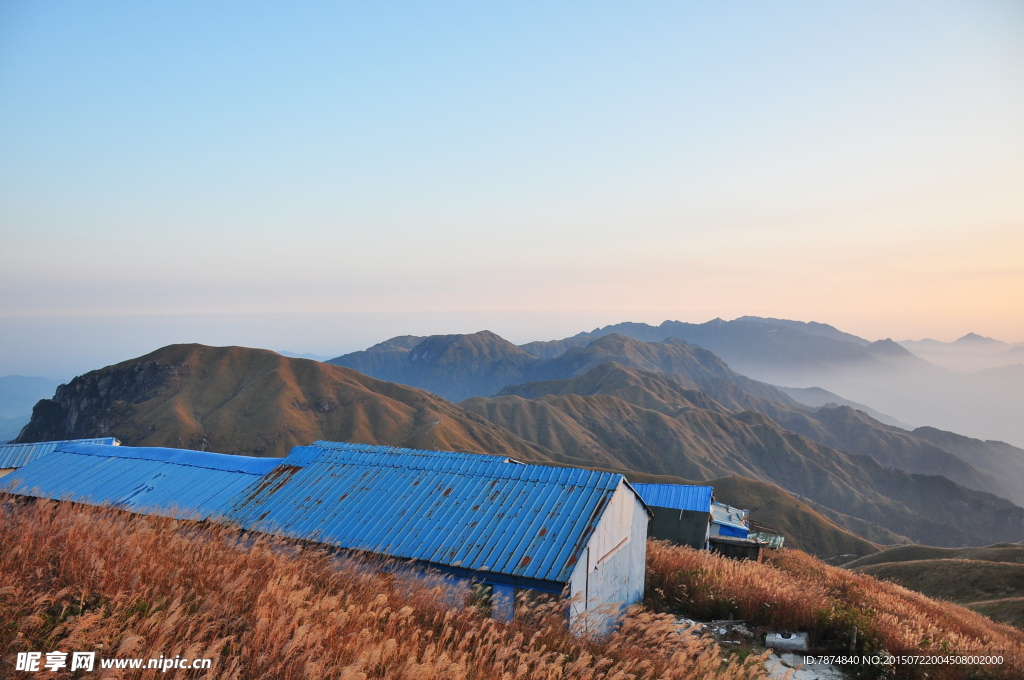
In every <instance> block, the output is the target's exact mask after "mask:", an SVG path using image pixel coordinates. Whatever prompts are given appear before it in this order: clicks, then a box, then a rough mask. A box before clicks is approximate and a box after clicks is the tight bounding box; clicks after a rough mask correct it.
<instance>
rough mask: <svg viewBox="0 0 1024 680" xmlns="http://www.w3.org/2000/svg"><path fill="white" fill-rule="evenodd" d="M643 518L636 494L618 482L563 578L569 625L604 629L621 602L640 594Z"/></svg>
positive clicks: (636, 598)
mask: <svg viewBox="0 0 1024 680" xmlns="http://www.w3.org/2000/svg"><path fill="white" fill-rule="evenodd" d="M648 520H649V516H648V514H647V509H646V508H645V507H644V505H643V503H642V502H641V501H640V498H639V497H638V496H637V495H636V493H635V492H634V491H633V490H632V489H631V488H629V487H628V486H627V485H626V484H625V482H622V483H620V484H619V487H618V488H617V489H616V490H615V493H614V495H613V496H612V499H611V501H610V502H609V503H608V507H607V508H605V511H604V514H603V515H602V517H601V519H600V520H599V521H598V523H597V527H596V528H595V530H594V534H593V535H592V536H591V538H590V541H589V543H588V544H587V547H586V548H585V549H584V550H583V554H582V555H581V556H580V560H579V562H578V563H577V565H576V569H575V570H573V574H572V577H571V578H570V580H569V595H570V597H571V598H572V600H573V602H572V608H571V610H570V625H572V626H573V627H574V628H575V629H577V630H580V631H581V632H591V633H598V634H600V633H603V632H606V631H608V630H609V629H610V628H611V627H612V626H614V624H615V622H616V619H617V617H618V615H619V614H620V613H621V611H622V609H623V608H625V607H626V606H628V605H631V604H634V603H636V602H639V601H640V600H641V599H643V596H644V570H645V568H646V561H647V524H648Z"/></svg>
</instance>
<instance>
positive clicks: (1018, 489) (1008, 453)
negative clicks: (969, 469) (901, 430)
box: [912, 427, 1024, 503]
mask: <svg viewBox="0 0 1024 680" xmlns="http://www.w3.org/2000/svg"><path fill="white" fill-rule="evenodd" d="M912 434H913V435H914V436H915V437H917V438H918V439H920V440H923V441H926V442H929V443H931V444H933V445H934V446H937V447H939V448H941V449H943V450H945V451H949V452H950V453H952V454H953V455H955V456H957V457H958V458H960V459H961V460H963V461H965V462H967V463H969V464H970V465H972V466H973V467H974V468H976V469H978V470H982V471H984V472H986V473H988V474H990V475H991V476H993V477H995V478H996V479H999V480H1002V481H1003V482H1004V484H1003V485H1004V486H1006V487H1011V486H1012V487H1013V488H1012V489H1007V490H1006V491H1007V493H1006V494H1005V495H1006V497H1007V498H1009V499H1010V500H1014V501H1016V502H1018V503H1024V483H1022V481H1021V480H1024V449H1020V448H1018V447H1016V446H1011V445H1010V444H1007V443H1005V442H998V441H982V440H981V439H972V438H971V437H964V436H962V435H959V434H955V433H953V432H945V431H943V430H939V429H936V428H934V427H919V428H917V429H916V430H914V431H913V433H912Z"/></svg>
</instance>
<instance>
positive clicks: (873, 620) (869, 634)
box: [647, 541, 1024, 680]
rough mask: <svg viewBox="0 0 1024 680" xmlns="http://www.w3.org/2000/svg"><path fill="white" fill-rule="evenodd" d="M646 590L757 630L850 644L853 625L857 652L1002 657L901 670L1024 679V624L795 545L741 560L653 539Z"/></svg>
mask: <svg viewBox="0 0 1024 680" xmlns="http://www.w3.org/2000/svg"><path fill="white" fill-rule="evenodd" d="M647 592H648V597H647V605H648V606H649V607H651V608H652V609H653V610H656V611H659V610H663V611H672V612H677V613H681V614H685V615H687V616H690V617H694V618H697V619H700V620H708V619H725V618H736V619H742V620H745V621H747V622H748V623H749V624H750V625H753V626H758V627H760V630H765V629H766V628H767V629H772V630H792V631H806V632H808V633H809V637H810V642H811V645H812V647H819V648H820V647H828V646H831V648H832V649H841V650H843V651H845V650H848V649H849V644H850V630H851V627H852V626H856V627H857V630H858V635H857V643H856V651H857V653H859V654H877V653H880V652H882V651H883V650H884V651H885V652H888V653H889V654H893V655H897V656H904V655H906V656H915V655H949V654H952V655H964V654H965V655H983V656H984V655H992V654H998V655H1002V656H1003V657H1004V659H1003V663H1002V664H1001V665H998V666H983V667H974V668H967V667H963V666H953V665H927V666H924V665H915V664H901V665H896V666H895V667H893V668H892V669H891V670H892V671H894V673H895V677H896V678H931V679H932V680H938V679H940V678H942V679H949V680H953V679H954V678H955V679H957V680H959V679H962V678H1021V677H1024V631H1020V630H1017V629H1015V628H1012V627H1010V626H1007V625H1002V624H999V623H995V622H993V621H992V620H990V619H988V618H985V617H984V616H982V615H980V614H978V613H975V612H973V611H970V610H968V609H965V608H963V607H961V606H958V605H956V604H953V603H951V602H943V601H939V600H933V599H930V598H928V597H926V596H924V595H921V594H920V593H916V592H913V591H911V590H908V589H906V588H903V587H901V586H899V585H896V584H893V583H887V582H884V581H879V580H876V579H875V578H873V577H871V576H869V575H866V574H858V573H854V572H850V571H848V570H846V569H842V568H840V567H832V566H828V565H826V564H824V563H822V562H820V561H818V560H816V559H814V558H813V557H811V556H809V555H807V554H805V553H802V552H800V551H796V550H779V551H773V552H771V553H770V554H769V557H768V559H767V560H766V561H765V562H750V561H742V562H741V561H736V560H729V559H726V558H723V557H720V556H718V555H715V554H711V553H706V552H703V551H696V550H691V549H689V548H678V547H673V546H670V545H668V544H667V543H663V542H660V541H652V542H650V543H649V545H648V552H647ZM833 653H835V652H833ZM854 670H857V671H859V672H860V674H861V676H862V677H891V676H889V675H887V674H886V669H881V668H869V667H855V669H854Z"/></svg>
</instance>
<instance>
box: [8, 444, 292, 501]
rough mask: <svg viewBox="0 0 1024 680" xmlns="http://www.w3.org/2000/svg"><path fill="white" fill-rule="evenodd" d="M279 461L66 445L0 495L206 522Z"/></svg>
mask: <svg viewBox="0 0 1024 680" xmlns="http://www.w3.org/2000/svg"><path fill="white" fill-rule="evenodd" d="M280 462H281V459H280V458H251V457H248V456H231V455H227V454H223V453H205V452H202V451H187V450H183V449H163V448H143V447H132V446H116V447H115V446H100V445H96V444H75V443H71V444H64V445H62V446H59V447H57V449H56V450H55V451H53V452H52V453H50V454H48V455H46V456H43V457H42V458H39V459H37V460H35V461H33V462H31V463H29V464H28V465H26V466H24V467H23V468H21V469H20V470H18V471H17V472H12V473H11V474H10V475H9V476H8V477H6V478H4V479H3V480H2V482H0V490H2V491H7V492H9V493H17V494H22V495H26V496H35V497H38V498H53V499H62V500H63V499H66V500H71V501H76V502H79V503H90V504H92V505H105V504H110V505H114V506H117V507H121V508H124V509H126V510H131V511H133V512H146V513H150V514H155V515H166V516H171V517H181V518H189V519H204V518H206V517H209V515H210V514H211V512H212V511H213V510H215V509H217V508H218V507H220V506H221V505H223V504H224V503H225V502H227V501H228V500H230V499H231V498H233V497H234V496H235V495H236V494H238V493H239V492H240V491H241V490H242V489H245V488H246V487H247V486H249V485H250V484H251V483H252V482H253V481H254V480H256V479H259V478H261V477H262V476H263V475H264V474H266V473H267V472H269V471H270V470H272V469H273V468H274V467H276V466H277V464H278V463H280Z"/></svg>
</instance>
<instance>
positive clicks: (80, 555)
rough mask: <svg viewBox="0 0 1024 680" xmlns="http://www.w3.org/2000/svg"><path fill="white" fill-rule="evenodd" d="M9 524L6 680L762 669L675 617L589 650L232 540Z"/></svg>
mask: <svg viewBox="0 0 1024 680" xmlns="http://www.w3.org/2000/svg"><path fill="white" fill-rule="evenodd" d="M0 513H2V516H0V677H2V678H9V677H12V676H15V675H16V672H15V671H14V662H15V657H16V653H17V652H20V651H42V652H44V653H45V652H48V651H52V650H61V651H65V652H66V651H94V650H95V651H97V652H98V656H99V657H118V658H122V657H141V658H147V659H148V658H155V657H158V656H160V655H163V656H165V657H167V656H174V655H179V654H180V655H182V656H185V657H187V658H197V657H198V658H203V657H207V658H213V659H215V662H214V664H213V666H212V668H211V669H210V670H209V671H207V672H205V674H203V673H200V674H199V675H195V673H197V671H177V672H175V671H173V670H172V671H169V672H167V673H161V672H159V671H157V670H142V671H112V670H109V669H108V670H107V671H105V672H102V673H105V674H101V672H96V673H93V674H89V675H82V674H81V672H80V671H79V672H78V674H79V676H81V677H89V678H93V677H111V678H113V677H123V678H156V677H160V678H179V677H180V678H185V677H189V678H194V677H206V678H238V679H257V678H259V679H266V680H297V679H299V678H303V679H306V678H331V679H332V680H337V679H344V680H357V679H364V678H395V679H398V678H402V679H409V680H414V679H422V680H428V679H434V678H444V679H453V680H455V679H464V680H491V679H493V680H511V679H513V678H529V679H531V680H532V679H534V678H538V679H543V678H551V679H554V678H558V679H564V680H575V679H579V680H584V679H586V680H625V679H626V678H667V679H672V680H697V679H698V678H712V679H719V680H741V679H747V680H753V679H754V678H759V677H762V675H763V666H762V664H760V663H759V662H758V660H757V659H756V658H748V659H747V660H745V661H740V660H738V659H736V658H733V659H731V660H723V658H722V656H721V651H720V648H719V647H717V646H714V645H713V644H711V641H710V640H708V639H701V638H698V637H695V636H692V635H681V634H680V633H679V629H678V627H677V626H676V625H675V624H674V621H673V619H672V618H671V617H670V616H666V615H656V614H651V613H645V612H642V611H637V612H636V613H635V614H633V615H632V616H631V617H629V619H628V620H627V621H626V623H625V625H624V626H623V627H622V628H621V630H620V631H619V632H617V633H616V634H614V635H613V636H611V637H610V638H608V639H605V640H587V639H583V638H580V637H577V636H573V635H571V634H569V633H568V632H567V631H566V630H565V626H564V621H565V618H564V612H563V611H561V610H559V608H558V607H556V606H550V605H549V606H540V607H537V608H535V609H533V610H532V611H529V612H528V614H527V615H526V616H523V617H521V618H520V619H519V620H517V621H516V622H514V623H513V624H508V625H504V624H498V623H496V622H494V621H493V620H490V619H486V618H482V617H481V616H480V615H479V614H477V612H476V611H475V610H474V609H472V608H468V607H455V608H453V607H451V606H447V605H446V604H445V602H446V601H448V600H449V598H448V597H447V595H448V593H446V592H444V586H443V585H442V584H441V583H439V582H436V581H430V580H424V579H418V578H412V577H401V576H397V577H396V576H395V575H393V574H389V573H385V572H381V571H380V570H379V569H375V568H373V567H374V565H373V564H372V563H371V564H368V563H359V562H355V561H339V560H332V559H331V558H330V557H329V556H328V555H327V554H325V553H324V552H322V551H319V550H310V549H305V550H302V549H299V548H296V547H294V546H290V545H287V544H284V543H280V542H275V541H272V540H265V539H262V538H256V539H253V538H252V537H239V536H238V535H236V534H233V533H232V532H230V531H228V530H226V529H222V528H208V527H198V526H195V525H189V524H183V523H178V522H174V521H172V520H166V519H160V518H153V517H145V516H137V515H129V514H126V513H123V512H119V511H115V510H104V509H95V508H86V507H81V506H73V505H69V504H66V503H64V504H61V503H50V502H39V503H14V502H11V501H0ZM97 670H98V669H97ZM18 675H21V674H20V673H19V674H18ZM44 675H46V676H48V677H53V678H61V677H68V678H70V677H73V676H72V675H71V674H70V673H66V674H64V675H63V676H61V675H60V674H55V673H44ZM24 677H31V675H30V674H24Z"/></svg>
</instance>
